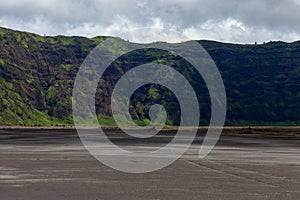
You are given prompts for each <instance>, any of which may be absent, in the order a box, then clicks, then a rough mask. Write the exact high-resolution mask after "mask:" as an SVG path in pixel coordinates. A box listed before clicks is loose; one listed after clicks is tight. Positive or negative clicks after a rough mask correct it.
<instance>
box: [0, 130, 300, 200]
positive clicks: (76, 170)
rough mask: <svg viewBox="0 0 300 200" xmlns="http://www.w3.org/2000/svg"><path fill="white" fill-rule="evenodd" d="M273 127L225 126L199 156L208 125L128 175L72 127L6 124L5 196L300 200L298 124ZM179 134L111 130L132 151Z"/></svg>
mask: <svg viewBox="0 0 300 200" xmlns="http://www.w3.org/2000/svg"><path fill="white" fill-rule="evenodd" d="M270 129H271V128H266V127H263V128H249V127H243V128H240V129H230V130H229V129H225V130H224V133H223V134H222V136H221V138H220V140H219V142H218V144H217V145H216V146H215V148H214V150H213V151H212V152H211V153H210V154H209V156H207V157H206V158H205V159H197V153H198V151H199V147H200V145H201V142H202V140H203V133H204V132H205V129H203V130H200V131H199V135H198V136H197V138H196V140H195V142H194V144H193V145H192V146H191V147H190V149H189V150H188V151H187V152H186V153H185V154H184V155H183V156H182V157H181V158H180V159H179V160H177V161H176V162H174V163H173V164H171V165H170V166H168V167H166V168H164V169H162V170H159V171H156V172H151V173H144V174H129V173H123V172H119V171H116V170H114V169H111V168H109V167H107V166H105V165H103V164H101V163H100V162H99V161H97V160H96V159H94V158H93V157H92V156H91V155H90V154H89V153H88V152H87V151H86V149H85V148H84V146H83V145H82V143H81V141H80V139H79V138H78V135H77V133H76V131H75V130H73V129H69V130H66V129H64V130H59V129H57V130H55V129H29V128H28V129H21V128H18V129H14V128H13V127H11V128H6V129H3V128H2V129H0V199H8V200H9V199H14V200H16V199H46V200H47V199H130V200H131V199H149V200H150V199H152V200H153V199H197V200H198V199H228V200H229V199H230V200H232V199H233V200H234V199H272V200H273V199H295V200H298V199H299V198H300V151H299V150H300V140H299V137H297V135H299V132H298V131H299V129H293V130H292V129H288V130H287V129H276V130H274V129H272V130H270ZM285 131H286V132H285ZM262 133H264V134H262ZM174 134H175V133H174V131H171V130H169V131H166V132H164V134H160V135H157V136H155V137H154V138H152V139H151V140H147V141H146V140H140V141H139V140H134V139H132V138H122V137H120V132H119V131H118V130H108V132H107V135H108V136H109V137H110V138H111V140H112V141H115V142H116V143H118V144H120V145H123V146H126V147H127V148H129V149H130V148H131V147H134V148H135V149H136V148H141V149H142V148H148V149H156V148H157V147H159V146H161V145H162V144H165V143H167V142H169V141H170V140H171V139H172V137H173V135H174ZM287 135H289V137H287Z"/></svg>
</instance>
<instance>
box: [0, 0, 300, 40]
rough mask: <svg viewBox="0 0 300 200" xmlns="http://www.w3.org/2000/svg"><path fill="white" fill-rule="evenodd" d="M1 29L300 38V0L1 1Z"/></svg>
mask: <svg viewBox="0 0 300 200" xmlns="http://www.w3.org/2000/svg"><path fill="white" fill-rule="evenodd" d="M0 5H1V7H0V26H3V27H8V28H12V29H17V30H24V31H29V32H34V33H38V34H41V35H44V34H46V35H58V34H63V35H81V36H88V37H93V36H97V35H113V36H116V35H118V33H120V32H124V31H127V30H131V29H136V28H142V27H157V28H166V29H173V30H176V31H178V32H180V33H182V34H184V35H185V36H186V37H188V38H191V39H210V40H217V41H223V42H235V43H254V42H255V41H257V42H263V41H270V40H273V41H274V40H282V41H295V40H300V12H299V10H300V0H252V1H251V0H248V1H246V0H245V1H242V0H206V1H204V0H169V1H168V0H149V1H137V0H0Z"/></svg>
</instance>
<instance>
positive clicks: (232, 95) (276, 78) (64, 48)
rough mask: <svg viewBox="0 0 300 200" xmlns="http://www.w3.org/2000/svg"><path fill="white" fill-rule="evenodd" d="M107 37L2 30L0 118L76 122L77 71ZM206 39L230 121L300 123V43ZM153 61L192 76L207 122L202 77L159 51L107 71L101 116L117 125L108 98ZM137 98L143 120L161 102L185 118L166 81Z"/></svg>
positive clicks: (172, 116) (99, 98) (173, 120)
mask: <svg viewBox="0 0 300 200" xmlns="http://www.w3.org/2000/svg"><path fill="white" fill-rule="evenodd" d="M104 39H105V37H96V38H92V39H88V38H83V37H66V36H56V37H47V36H46V37H43V36H39V35H35V34H31V33H25V32H19V31H13V30H9V29H4V28H0V124H15V125H32V126H39V125H53V126H58V125H65V124H72V123H73V122H72V108H71V94H72V88H73V83H74V79H75V76H76V72H77V70H78V69H79V67H80V64H81V63H82V61H83V60H84V59H85V57H86V56H87V55H88V54H89V52H90V51H91V50H92V49H93V48H94V47H95V46H96V45H97V44H99V42H101V41H103V40H104ZM199 43H200V44H201V45H202V46H203V47H204V48H205V49H206V50H207V51H208V52H209V53H210V55H211V56H212V58H213V59H214V60H215V62H216V64H217V66H218V67H219V70H220V72H221V74H222V77H223V80H224V84H225V87H226V93H227V98H228V112H227V120H226V123H227V125H266V124H268V125H272V124H273V125H295V124H300V42H294V43H283V42H270V43H267V44H263V45H236V44H224V43H218V42H212V41H199ZM141 55H143V56H141ZM148 62H155V63H163V64H168V65H170V66H172V67H174V68H175V69H176V70H178V71H179V72H180V73H182V74H184V75H185V76H186V77H187V78H188V79H189V80H190V82H191V84H192V86H193V87H194V89H195V91H196V93H197V95H198V98H199V102H200V106H201V108H200V111H201V120H202V122H201V124H207V123H208V121H209V118H210V114H209V112H210V101H209V98H208V92H207V89H206V87H205V85H204V83H203V81H202V79H201V77H200V76H199V75H198V74H197V73H195V70H194V69H193V68H192V67H191V66H190V65H189V64H188V63H186V62H185V61H184V60H182V59H181V58H180V57H178V56H174V55H173V54H171V53H168V52H162V51H158V50H147V51H141V52H132V53H129V54H127V55H125V56H122V57H120V58H119V59H118V60H116V61H115V62H114V63H113V64H112V65H111V66H110V68H109V70H107V71H106V72H105V74H104V77H103V80H101V81H100V82H101V88H99V89H98V93H97V95H96V107H97V113H98V114H99V119H100V122H101V123H102V124H106V125H114V121H113V119H112V117H110V115H111V111H110V98H109V96H110V94H111V92H112V90H113V87H114V84H115V83H116V81H117V80H118V79H119V78H120V77H121V76H122V74H124V73H125V72H126V71H128V70H129V69H131V68H132V66H137V65H140V64H144V63H148ZM131 100H132V101H131V107H130V112H131V114H132V116H133V118H134V119H135V120H136V122H137V123H139V124H141V125H143V124H147V123H148V122H149V120H148V119H147V118H148V114H147V113H148V109H149V108H150V106H151V105H152V104H154V103H161V104H163V105H164V106H165V108H166V110H167V111H168V119H167V123H168V124H178V123H179V116H180V109H179V107H178V102H177V100H176V98H175V97H174V95H173V93H172V92H170V91H169V90H167V89H166V88H164V87H161V86H157V85H146V86H145V87H142V88H140V89H138V90H137V91H136V93H135V94H134V95H133V97H132V98H131Z"/></svg>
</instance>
